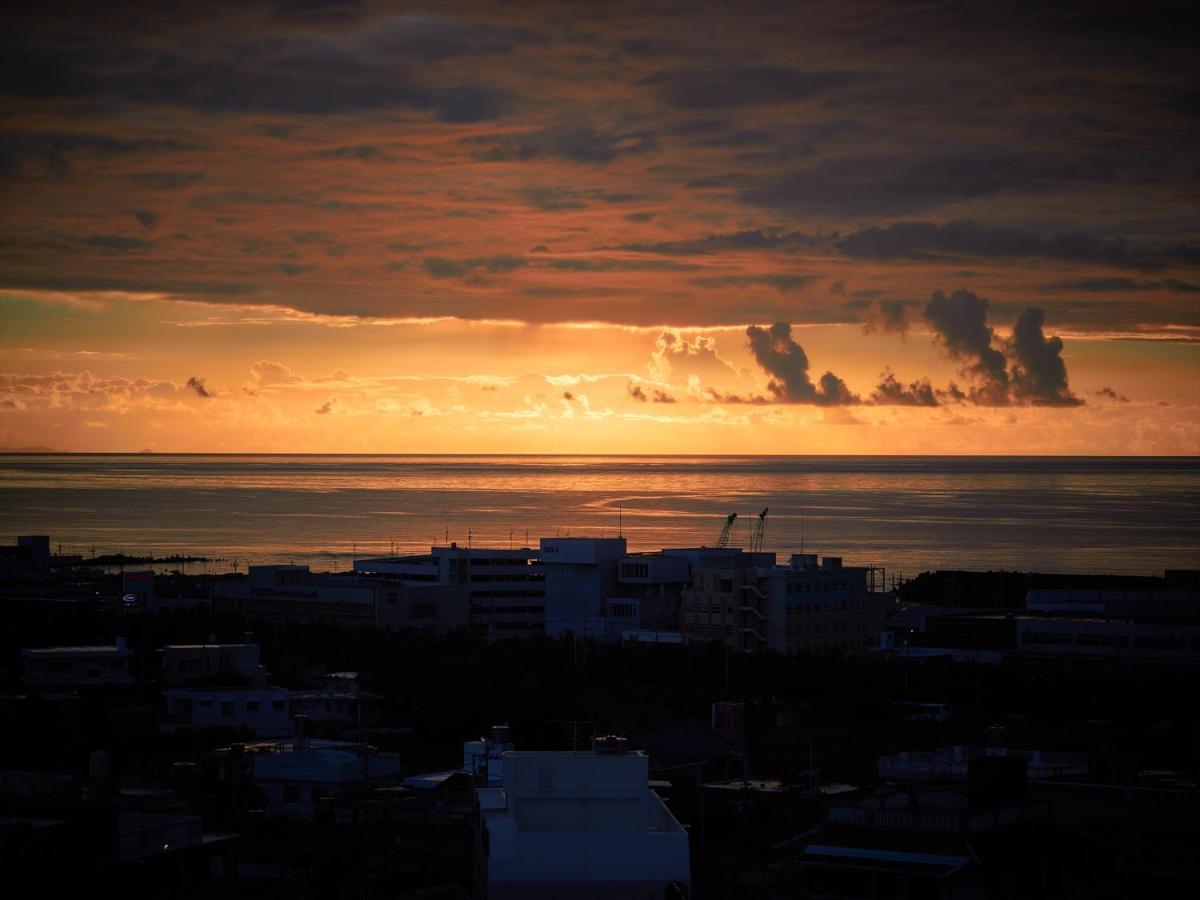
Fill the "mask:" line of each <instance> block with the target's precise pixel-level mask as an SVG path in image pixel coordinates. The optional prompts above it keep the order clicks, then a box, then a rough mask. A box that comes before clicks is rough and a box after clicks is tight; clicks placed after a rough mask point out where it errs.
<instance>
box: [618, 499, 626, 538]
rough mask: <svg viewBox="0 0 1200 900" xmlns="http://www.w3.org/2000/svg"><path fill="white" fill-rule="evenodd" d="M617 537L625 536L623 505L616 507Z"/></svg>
mask: <svg viewBox="0 0 1200 900" xmlns="http://www.w3.org/2000/svg"><path fill="white" fill-rule="evenodd" d="M617 537H625V507H624V506H618V507H617Z"/></svg>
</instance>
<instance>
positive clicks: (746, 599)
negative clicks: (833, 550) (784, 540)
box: [683, 550, 884, 654]
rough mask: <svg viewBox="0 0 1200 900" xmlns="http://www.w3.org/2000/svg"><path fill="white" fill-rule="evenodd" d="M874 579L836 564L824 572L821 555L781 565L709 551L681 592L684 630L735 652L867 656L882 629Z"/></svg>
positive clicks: (766, 557) (770, 558)
mask: <svg viewBox="0 0 1200 900" xmlns="http://www.w3.org/2000/svg"><path fill="white" fill-rule="evenodd" d="M869 572H870V569H867V568H850V567H845V566H843V565H842V561H841V559H840V558H838V557H829V556H827V557H825V558H824V559H822V560H821V561H820V564H819V565H818V563H817V557H816V556H815V555H810V554H803V555H800V554H797V555H793V556H792V557H791V560H790V561H789V564H788V565H786V566H778V565H775V558H774V554H764V553H742V552H740V551H738V550H732V551H725V552H724V553H721V554H719V555H718V554H717V553H716V552H715V551H714V552H710V553H709V554H708V556H707V558H705V559H703V560H701V561H700V563H699V564H698V565H696V566H694V567H693V569H692V577H691V583H690V584H689V585H688V587H687V588H686V589H685V590H684V591H683V615H684V625H683V627H684V630H685V632H686V633H688V634H689V635H690V636H691V637H692V639H693V640H701V641H704V640H707V641H720V642H722V643H725V644H727V645H728V646H730V647H733V648H734V649H737V650H757V649H760V648H761V649H771V650H774V651H776V652H778V653H787V654H791V653H833V652H840V653H861V652H864V651H865V650H867V649H869V648H871V647H873V646H875V645H876V643H877V641H878V636H879V633H880V631H881V630H882V628H883V624H884V608H883V601H882V598H881V597H879V595H876V594H874V593H873V592H871V591H869V590H868V573H869Z"/></svg>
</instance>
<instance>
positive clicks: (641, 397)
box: [625, 381, 675, 403]
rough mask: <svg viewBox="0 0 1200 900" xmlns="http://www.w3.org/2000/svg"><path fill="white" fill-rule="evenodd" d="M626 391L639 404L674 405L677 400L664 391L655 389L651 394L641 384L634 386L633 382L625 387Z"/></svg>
mask: <svg viewBox="0 0 1200 900" xmlns="http://www.w3.org/2000/svg"><path fill="white" fill-rule="evenodd" d="M625 390H626V392H627V393H628V394H629V396H630V397H632V398H633V399H634V400H637V401H638V402H639V403H674V402H675V398H674V397H672V396H671V395H670V394H668V393H667V392H666V391H664V390H660V389H659V388H654V389H653V390H652V391H651V392H650V393H649V394H647V393H646V391H645V389H643V388H642V386H641V385H640V384H634V383H633V382H632V381H631V382H629V383H627V384H626V385H625Z"/></svg>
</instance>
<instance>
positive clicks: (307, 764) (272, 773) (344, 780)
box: [246, 737, 400, 821]
mask: <svg viewBox="0 0 1200 900" xmlns="http://www.w3.org/2000/svg"><path fill="white" fill-rule="evenodd" d="M246 759H247V760H248V764H249V767H250V777H251V778H252V779H253V780H254V783H255V785H257V786H258V789H259V790H260V791H262V793H263V795H264V796H265V797H266V799H267V813H268V814H269V815H272V816H282V817H285V818H289V819H300V820H305V821H311V820H312V819H313V818H314V817H315V815H316V811H317V800H318V799H319V798H321V797H336V796H338V795H340V794H344V793H346V792H347V791H358V790H369V789H371V788H377V787H386V786H388V785H393V784H396V783H398V782H399V780H400V758H399V756H398V755H396V754H390V753H380V752H379V751H378V750H376V749H374V748H373V747H368V746H367V745H365V744H358V743H351V742H348V741H323V740H317V739H310V738H304V737H293V738H291V739H289V740H285V741H275V742H270V743H258V744H248V745H246Z"/></svg>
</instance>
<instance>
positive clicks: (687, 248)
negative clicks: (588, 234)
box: [617, 229, 822, 256]
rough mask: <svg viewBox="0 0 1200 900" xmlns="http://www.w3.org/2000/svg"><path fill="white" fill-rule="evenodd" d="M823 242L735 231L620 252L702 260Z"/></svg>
mask: <svg viewBox="0 0 1200 900" xmlns="http://www.w3.org/2000/svg"><path fill="white" fill-rule="evenodd" d="M821 240H822V239H821V238H819V237H814V236H811V235H807V234H804V233H803V232H800V231H793V232H790V233H787V234H774V233H771V232H764V231H760V230H758V229H752V230H746V231H735V232H731V233H728V234H710V235H708V236H706V237H702V238H689V239H686V240H681V241H663V242H661V243H657V244H622V245H621V246H619V247H618V248H617V249H618V250H629V251H631V252H634V253H661V254H663V255H664V256H703V255H705V254H710V253H727V252H729V251H742V250H788V249H799V248H802V247H813V246H817V245H818V244H819V243H820V242H821Z"/></svg>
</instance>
